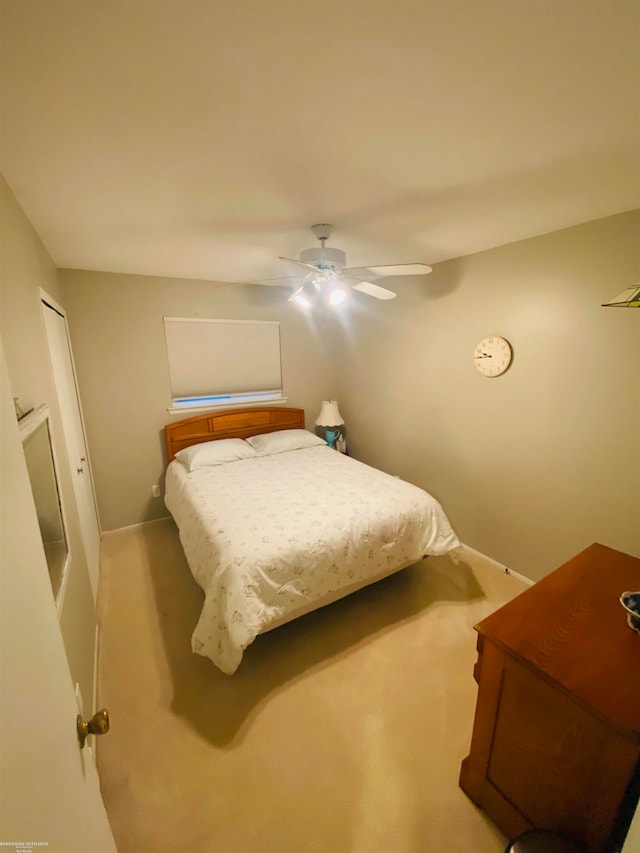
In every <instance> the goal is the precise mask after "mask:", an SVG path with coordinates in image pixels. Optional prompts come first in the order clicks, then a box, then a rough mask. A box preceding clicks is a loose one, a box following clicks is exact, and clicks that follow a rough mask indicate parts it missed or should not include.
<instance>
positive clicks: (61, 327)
mask: <svg viewBox="0 0 640 853" xmlns="http://www.w3.org/2000/svg"><path fill="white" fill-rule="evenodd" d="M40 292H41V294H42V313H43V315H44V322H45V327H46V330H47V341H48V343H49V352H50V354H51V364H52V367H53V375H54V379H55V385H56V394H57V397H58V403H59V405H60V414H61V417H62V426H63V430H64V440H65V444H66V445H67V452H68V454H69V464H70V465H71V475H72V478H73V488H74V492H75V497H76V503H77V505H78V515H79V518H80V532H81V534H82V541H83V543H84V549H85V552H86V556H87V568H88V570H89V580H90V582H91V590H92V592H93V599H94V601H95V600H96V596H97V594H98V574H99V561H100V528H99V526H98V513H97V510H96V503H95V496H94V491H93V480H92V478H91V469H90V467H89V454H88V452H87V443H86V440H85V435H84V426H83V422H82V410H81V408H80V397H79V395H78V386H77V384H76V375H75V368H74V365H73V355H72V352H71V341H70V339H69V331H68V329H67V320H66V317H65V314H64V310H63V309H62V308H61V307H60V306H59V305H57V304H56V303H55V302H54V301H53V300H52V299H51V298H50V297H49V296H47V295H46V294H44V292H43V291H40Z"/></svg>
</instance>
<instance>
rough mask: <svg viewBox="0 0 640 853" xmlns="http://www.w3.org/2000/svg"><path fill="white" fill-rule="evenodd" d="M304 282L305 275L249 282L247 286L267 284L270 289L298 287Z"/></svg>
mask: <svg viewBox="0 0 640 853" xmlns="http://www.w3.org/2000/svg"><path fill="white" fill-rule="evenodd" d="M301 281H304V276H303V275H290V276H289V277H287V278H263V279H261V280H259V281H247V282H245V284H266V285H268V286H269V287H296V286H297V285H299V283H300V282H301Z"/></svg>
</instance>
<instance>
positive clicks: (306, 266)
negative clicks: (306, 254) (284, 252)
mask: <svg viewBox="0 0 640 853" xmlns="http://www.w3.org/2000/svg"><path fill="white" fill-rule="evenodd" d="M278 260H279V261H288V262H289V263H290V264H296V265H297V266H299V267H304V268H305V269H306V270H311V272H315V273H317V272H318V268H317V267H314V266H313V265H312V264H305V262H304V261H295V260H294V259H293V258H283V257H282V256H279V257H278Z"/></svg>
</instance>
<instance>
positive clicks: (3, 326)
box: [0, 175, 96, 709]
mask: <svg viewBox="0 0 640 853" xmlns="http://www.w3.org/2000/svg"><path fill="white" fill-rule="evenodd" d="M0 233H1V234H2V242H1V243H0V308H1V310H0V335H1V336H2V341H3V344H4V350H5V355H6V360H7V366H8V370H9V379H10V382H11V389H12V394H13V396H14V397H18V398H19V402H20V405H21V407H22V408H23V409H24V410H25V411H26V410H27V409H29V408H32V407H34V406H37V405H40V404H41V403H47V404H48V406H49V409H50V412H51V429H52V440H53V442H54V444H55V451H56V459H57V461H58V474H59V477H60V490H61V495H62V501H63V505H64V509H65V517H66V520H67V526H68V531H67V532H68V536H69V546H70V551H71V564H70V567H69V577H68V581H67V588H66V593H65V597H64V601H63V605H62V608H61V611H60V627H61V629H62V635H63V638H64V643H65V648H66V650H67V657H68V659H69V667H70V669H71V674H72V677H73V679H74V681H75V682H79V683H80V687H81V690H82V695H83V698H84V702H85V709H87V708H88V706H89V705H90V703H91V700H92V695H93V645H94V636H95V626H96V613H95V607H94V603H93V597H92V594H91V586H90V583H89V575H88V572H87V566H86V560H85V555H84V547H83V544H82V539H81V536H80V526H79V520H78V513H77V509H76V504H75V497H74V494H73V486H72V481H71V472H70V469H69V460H68V457H67V452H66V446H65V442H64V440H63V433H62V424H61V421H60V411H59V408H58V404H57V398H56V394H55V387H54V381H53V374H52V371H51V366H50V362H49V351H48V347H47V341H46V333H45V329H44V322H43V319H42V315H41V309H40V295H39V291H38V288H39V287H42V288H44V289H45V290H46V291H47V292H48V293H49V294H50V295H51V296H52V297H53V298H54V299H56V300H57V301H58V302H59V303H62V304H64V299H63V296H62V293H61V291H60V288H59V284H58V278H57V272H56V269H55V267H54V265H53V262H52V261H51V258H50V257H49V255H48V254H47V252H46V250H45V248H44V246H43V245H42V243H41V242H40V240H39V238H38V236H37V235H36V233H35V231H34V230H33V228H32V227H31V225H30V223H29V221H28V220H27V218H26V217H25V216H24V214H23V212H22V210H21V208H20V207H19V205H18V203H17V202H16V200H15V198H14V196H13V193H12V192H11V189H10V188H9V186H8V185H7V183H6V182H5V180H4V178H2V176H1V175H0ZM16 648H19V641H17V646H16Z"/></svg>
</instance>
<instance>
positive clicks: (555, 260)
mask: <svg viewBox="0 0 640 853" xmlns="http://www.w3.org/2000/svg"><path fill="white" fill-rule="evenodd" d="M637 281H640V212H638V211H636V212H634V213H629V214H623V215H620V216H614V217H610V218H607V219H603V220H599V221H597V222H592V223H588V224H586V225H581V226H578V227H575V228H570V229H567V230H563V231H558V232H555V233H552V234H548V235H545V236H542V237H537V238H534V239H531V240H526V241H522V242H519V243H514V244H511V245H508V246H504V247H501V248H497V249H494V250H491V251H487V252H483V253H480V254H477V255H472V256H469V257H465V258H460V259H458V260H455V261H450V262H447V263H443V264H439V265H438V266H437V267H436V268H435V269H434V272H433V273H432V274H431V275H430V276H428V277H426V278H424V279H421V280H420V279H412V280H411V281H409V280H405V282H400V281H397V282H396V283H397V292H398V294H399V296H398V298H397V299H396V300H394V301H393V302H386V303H376V302H374V300H368V301H365V299H361V298H359V299H358V300H357V302H354V303H353V305H352V308H351V310H350V311H349V314H348V315H347V316H345V318H344V319H343V321H342V325H341V330H340V332H339V333H337V334H336V335H335V342H334V348H335V350H336V352H337V354H338V357H339V359H340V364H341V370H340V372H339V377H340V378H339V386H338V395H339V401H340V410H341V412H342V415H343V417H344V418H345V419H346V420H347V423H348V434H349V443H350V448H351V450H352V452H353V454H354V455H355V456H357V457H358V458H360V459H362V460H363V461H365V462H368V463H370V464H372V465H375V466H377V467H380V468H382V469H383V470H386V471H389V472H391V473H394V474H399V475H400V476H402V477H404V478H406V479H407V480H410V481H411V482H414V483H416V484H418V485H420V486H422V487H423V488H425V489H427V490H428V491H430V492H432V493H433V494H434V495H435V496H437V497H438V498H439V499H440V500H441V502H442V503H443V505H444V507H445V509H446V510H447V512H448V514H449V516H450V518H451V521H452V523H453V525H454V527H455V528H456V529H457V531H458V534H459V535H460V537H461V538H462V540H463V541H464V542H465V543H466V544H468V545H470V546H471V547H473V548H476V549H477V550H479V551H481V552H483V553H485V554H487V555H489V556H490V557H493V558H494V559H496V560H498V561H499V562H501V563H504V564H506V565H508V566H510V567H511V568H512V569H514V570H515V571H518V572H521V573H522V574H525V575H527V576H529V577H531V578H533V579H538V578H540V577H541V576H542V575H544V574H546V573H547V572H549V571H551V570H553V569H554V568H556V567H557V566H558V565H560V564H561V563H562V562H563V561H565V560H567V559H568V558H569V557H571V556H572V555H573V554H575V553H577V552H579V551H580V550H582V549H583V548H585V547H586V546H587V545H589V544H590V543H592V542H594V541H598V542H602V543H604V544H605V545H609V546H611V547H614V548H618V549H620V550H622V551H627V552H629V553H632V554H636V555H639V556H640V526H639V522H638V506H640V453H639V452H638V441H639V439H640V382H639V381H638V364H640V311H638V310H632V309H613V308H601V307H600V303H601V302H603V301H605V299H606V298H610V297H612V296H614V295H615V294H616V293H618V292H619V291H620V290H622V289H623V288H625V287H628V286H631V285H632V284H633V283H634V282H637ZM494 334H495V335H502V336H504V337H506V338H507V339H508V340H509V341H510V342H511V343H512V345H513V348H514V360H513V364H512V366H511V368H510V369H509V370H508V372H507V373H506V374H505V375H504V376H502V377H500V378H496V379H487V378H485V377H482V376H481V375H480V374H479V373H478V372H477V371H476V369H475V367H474V365H473V362H472V354H473V351H474V348H475V346H476V344H477V343H478V342H479V341H480V340H481V339H482V338H483V337H485V336H487V335H494Z"/></svg>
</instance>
